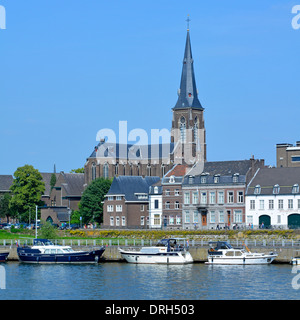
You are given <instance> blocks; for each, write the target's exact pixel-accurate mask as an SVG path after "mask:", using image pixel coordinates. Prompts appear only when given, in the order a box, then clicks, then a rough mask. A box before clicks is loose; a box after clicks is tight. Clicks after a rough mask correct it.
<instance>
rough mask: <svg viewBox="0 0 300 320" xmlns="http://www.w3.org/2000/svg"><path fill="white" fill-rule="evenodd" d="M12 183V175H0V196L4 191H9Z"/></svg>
mask: <svg viewBox="0 0 300 320" xmlns="http://www.w3.org/2000/svg"><path fill="white" fill-rule="evenodd" d="M12 183H13V176H12V175H0V197H1V196H3V195H4V194H5V193H9V192H11V191H10V187H11V185H12Z"/></svg>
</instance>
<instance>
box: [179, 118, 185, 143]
mask: <svg viewBox="0 0 300 320" xmlns="http://www.w3.org/2000/svg"><path fill="white" fill-rule="evenodd" d="M180 140H181V142H182V143H184V142H185V140H186V123H185V118H184V117H181V118H180Z"/></svg>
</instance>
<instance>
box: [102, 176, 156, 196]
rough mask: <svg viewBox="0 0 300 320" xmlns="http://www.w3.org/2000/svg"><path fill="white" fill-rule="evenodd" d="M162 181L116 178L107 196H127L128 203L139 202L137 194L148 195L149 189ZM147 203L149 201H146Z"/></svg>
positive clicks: (146, 178)
mask: <svg viewBox="0 0 300 320" xmlns="http://www.w3.org/2000/svg"><path fill="white" fill-rule="evenodd" d="M159 180H160V178H159V177H145V178H143V177H141V176H120V177H115V178H114V180H113V182H112V184H111V187H110V189H109V191H108V193H107V195H125V199H126V200H127V201H138V200H139V199H138V197H137V195H136V194H137V193H145V194H148V192H149V187H150V186H151V185H153V184H155V183H157V182H158V181H159ZM145 200H146V201H147V199H145Z"/></svg>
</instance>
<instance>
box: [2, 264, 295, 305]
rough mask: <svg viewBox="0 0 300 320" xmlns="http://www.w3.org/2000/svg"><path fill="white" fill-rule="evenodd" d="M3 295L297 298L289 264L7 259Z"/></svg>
mask: <svg viewBox="0 0 300 320" xmlns="http://www.w3.org/2000/svg"><path fill="white" fill-rule="evenodd" d="M5 270H6V289H5V290H0V299H32V300H34V299H65V300H74V299H78V300H79V299H80V300H93V299H96V300H100V299H105V300H185V299H188V300H207V299H217V300H220V299H235V300H239V299H299V298H300V295H299V292H300V291H299V290H294V289H293V288H292V286H291V281H292V278H293V277H294V276H295V274H292V273H291V266H289V265H284V266H279V265H267V266H262V265H256V266H253V265H252V266H221V265H220V266H218V265H204V264H190V265H142V264H140V265H135V264H128V263H100V264H92V265H84V264H82V265H64V264H57V265H52V264H50V265H43V264H41V265H35V264H32V265H31V264H22V263H11V262H10V263H7V264H5Z"/></svg>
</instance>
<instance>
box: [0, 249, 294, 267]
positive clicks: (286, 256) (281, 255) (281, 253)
mask: <svg viewBox="0 0 300 320" xmlns="http://www.w3.org/2000/svg"><path fill="white" fill-rule="evenodd" d="M91 249H92V247H87V246H82V247H77V246H76V247H74V250H91ZM249 249H250V250H251V251H253V252H264V253H268V252H270V251H272V252H276V253H277V254H278V256H277V257H276V259H275V260H274V262H275V263H290V261H291V258H292V257H294V256H295V249H293V248H283V247H263V248H259V247H255V248H251V247H249ZM207 250H208V247H198V246H195V247H190V253H191V255H192V257H193V259H194V262H200V263H201V262H202V263H203V262H205V261H207ZM4 251H6V252H7V251H9V256H8V260H9V261H18V254H17V248H16V247H15V246H12V247H7V248H6V247H0V252H4ZM103 260H104V261H107V262H121V261H124V260H123V259H122V257H121V255H120V253H119V250H118V247H117V246H107V247H106V250H105V252H104V254H103Z"/></svg>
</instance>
